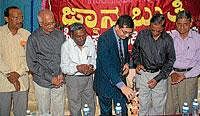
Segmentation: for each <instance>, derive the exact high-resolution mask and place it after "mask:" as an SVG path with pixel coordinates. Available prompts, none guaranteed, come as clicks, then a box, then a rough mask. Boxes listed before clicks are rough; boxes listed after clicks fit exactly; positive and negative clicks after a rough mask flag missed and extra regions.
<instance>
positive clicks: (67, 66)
mask: <svg viewBox="0 0 200 116" xmlns="http://www.w3.org/2000/svg"><path fill="white" fill-rule="evenodd" d="M69 56H70V50H69V44H68V41H66V42H65V43H64V44H63V45H62V47H61V64H60V67H61V70H62V72H63V73H64V74H67V75H74V74H76V73H77V72H78V70H77V68H76V66H77V65H78V64H77V63H75V62H71V60H70V57H69Z"/></svg>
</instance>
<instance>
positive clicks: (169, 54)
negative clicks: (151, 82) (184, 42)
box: [154, 36, 176, 82]
mask: <svg viewBox="0 0 200 116" xmlns="http://www.w3.org/2000/svg"><path fill="white" fill-rule="evenodd" d="M168 39H169V41H168V44H167V46H166V59H165V62H164V64H163V67H162V68H161V71H160V73H159V74H158V75H157V76H156V77H154V79H155V80H156V81H157V82H159V81H160V80H161V79H164V78H167V77H168V76H169V74H170V72H171V71H172V68H173V64H174V62H175V60H176V56H175V49H174V43H173V39H172V38H171V36H170V37H169V38H168Z"/></svg>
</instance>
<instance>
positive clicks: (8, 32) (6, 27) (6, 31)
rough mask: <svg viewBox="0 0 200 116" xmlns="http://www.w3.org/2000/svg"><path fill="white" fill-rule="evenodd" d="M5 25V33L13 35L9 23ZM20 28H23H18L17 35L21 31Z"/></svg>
mask: <svg viewBox="0 0 200 116" xmlns="http://www.w3.org/2000/svg"><path fill="white" fill-rule="evenodd" d="M3 27H4V28H5V33H6V34H11V35H13V34H12V32H11V31H10V29H9V28H8V24H6V25H4V26H3ZM20 30H21V28H20V29H18V30H17V33H16V34H15V35H17V34H19V33H20ZM13 36H14V35H13Z"/></svg>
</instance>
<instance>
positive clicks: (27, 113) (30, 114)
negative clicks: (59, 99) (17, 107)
mask: <svg viewBox="0 0 200 116" xmlns="http://www.w3.org/2000/svg"><path fill="white" fill-rule="evenodd" d="M36 115H37V114H36V112H31V111H30V110H26V116H36Z"/></svg>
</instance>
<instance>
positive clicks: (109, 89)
mask: <svg viewBox="0 0 200 116" xmlns="http://www.w3.org/2000/svg"><path fill="white" fill-rule="evenodd" d="M133 28H134V23H133V20H132V18H131V17H130V16H128V15H123V16H120V17H119V19H118V20H117V22H116V25H115V26H113V27H112V28H110V29H109V30H107V31H106V32H104V33H103V34H102V35H101V36H100V37H99V39H98V44H97V63H96V72H95V78H94V90H95V91H96V93H97V96H98V97H99V104H100V109H101V115H102V116H111V115H112V100H113V102H114V106H116V104H117V103H120V105H121V107H122V115H123V116H126V115H128V113H127V107H126V98H127V99H128V100H131V99H132V98H133V97H134V92H133V90H132V89H131V88H129V87H127V86H126V76H127V74H128V71H129V64H128V63H129V53H128V37H129V36H130V35H131V33H132V32H133Z"/></svg>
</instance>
